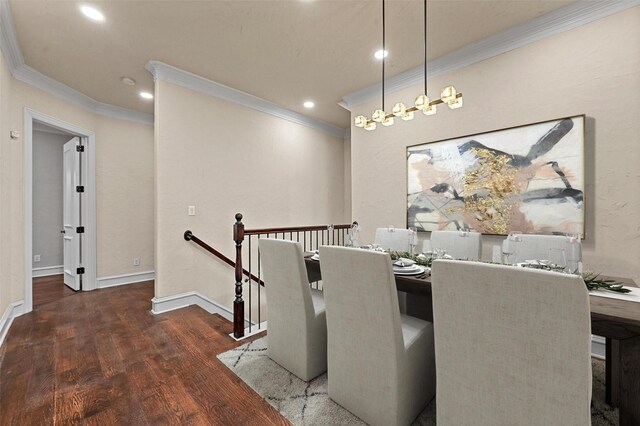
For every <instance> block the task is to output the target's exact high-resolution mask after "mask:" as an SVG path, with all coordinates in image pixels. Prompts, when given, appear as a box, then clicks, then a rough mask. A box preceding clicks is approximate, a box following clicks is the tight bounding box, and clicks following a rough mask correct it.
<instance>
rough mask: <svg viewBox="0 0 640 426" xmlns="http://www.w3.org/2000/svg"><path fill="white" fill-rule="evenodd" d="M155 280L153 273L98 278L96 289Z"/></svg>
mask: <svg viewBox="0 0 640 426" xmlns="http://www.w3.org/2000/svg"><path fill="white" fill-rule="evenodd" d="M155 278H156V273H155V271H146V272H136V273H135V274H124V275H114V276H112V277H102V278H98V280H97V281H98V286H97V288H107V287H115V286H118V285H125V284H133V283H139V282H142V281H151V280H154V279H155Z"/></svg>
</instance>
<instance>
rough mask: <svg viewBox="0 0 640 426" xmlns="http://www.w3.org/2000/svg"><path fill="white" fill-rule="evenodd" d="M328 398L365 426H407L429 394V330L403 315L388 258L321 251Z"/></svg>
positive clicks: (359, 252) (334, 249) (431, 377)
mask: <svg viewBox="0 0 640 426" xmlns="http://www.w3.org/2000/svg"><path fill="white" fill-rule="evenodd" d="M320 268H321V270H322V279H323V282H324V292H325V300H326V304H327V332H328V346H327V357H328V365H329V370H328V392H329V397H330V398H331V399H333V400H334V401H335V402H337V403H338V404H340V405H342V406H343V407H344V408H346V409H347V410H349V411H351V412H352V413H353V414H355V415H356V416H358V417H360V418H361V419H362V420H364V421H365V422H367V423H369V424H371V425H384V426H389V425H408V424H410V423H411V421H412V420H413V419H414V418H415V417H416V416H417V415H418V414H419V413H420V412H421V411H422V410H423V408H424V407H425V406H426V405H427V403H428V402H429V401H430V400H431V399H433V396H434V394H435V371H434V352H433V325H432V324H431V323H430V322H427V321H423V320H420V319H418V318H414V317H409V316H405V315H401V314H400V311H399V309H398V299H397V293H396V283H395V277H394V275H393V269H392V265H391V259H390V258H389V255H388V254H387V253H380V252H375V251H368V250H359V249H352V248H345V247H337V246H322V247H320Z"/></svg>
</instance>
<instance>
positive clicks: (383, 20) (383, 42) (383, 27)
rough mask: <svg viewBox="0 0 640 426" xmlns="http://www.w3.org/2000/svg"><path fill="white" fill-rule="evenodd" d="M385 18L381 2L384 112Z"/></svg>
mask: <svg viewBox="0 0 640 426" xmlns="http://www.w3.org/2000/svg"><path fill="white" fill-rule="evenodd" d="M384 18H385V16H384V0H382V110H383V111H384V64H385V57H386V56H387V48H386V45H385V40H386V37H385V28H386V25H385V19H384Z"/></svg>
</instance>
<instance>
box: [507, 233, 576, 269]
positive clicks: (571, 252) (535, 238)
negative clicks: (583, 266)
mask: <svg viewBox="0 0 640 426" xmlns="http://www.w3.org/2000/svg"><path fill="white" fill-rule="evenodd" d="M510 238H513V237H511V236H510V237H507V238H506V239H505V240H504V241H503V242H502V252H503V253H506V252H508V251H507V245H508V244H510V243H511V244H513V241H510V240H509V239H510ZM515 238H517V239H518V240H519V241H517V242H516V243H515V252H514V254H513V259H514V260H513V261H512V262H511V263H520V262H524V261H526V260H542V259H546V260H549V261H551V262H553V263H556V264H560V263H564V262H567V261H573V262H576V263H577V262H581V261H582V244H581V242H580V240H577V239H572V238H570V237H567V236H564V235H537V234H522V235H517V236H516V237H515ZM561 253H564V256H565V258H564V259H562V258H561V256H562V254H561Z"/></svg>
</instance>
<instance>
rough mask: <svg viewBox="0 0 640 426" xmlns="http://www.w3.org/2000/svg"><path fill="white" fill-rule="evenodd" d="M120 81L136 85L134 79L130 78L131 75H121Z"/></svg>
mask: <svg viewBox="0 0 640 426" xmlns="http://www.w3.org/2000/svg"><path fill="white" fill-rule="evenodd" d="M122 82H123V83H124V84H126V85H127V86H135V85H136V81H135V80H134V79H132V78H131V77H122Z"/></svg>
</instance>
